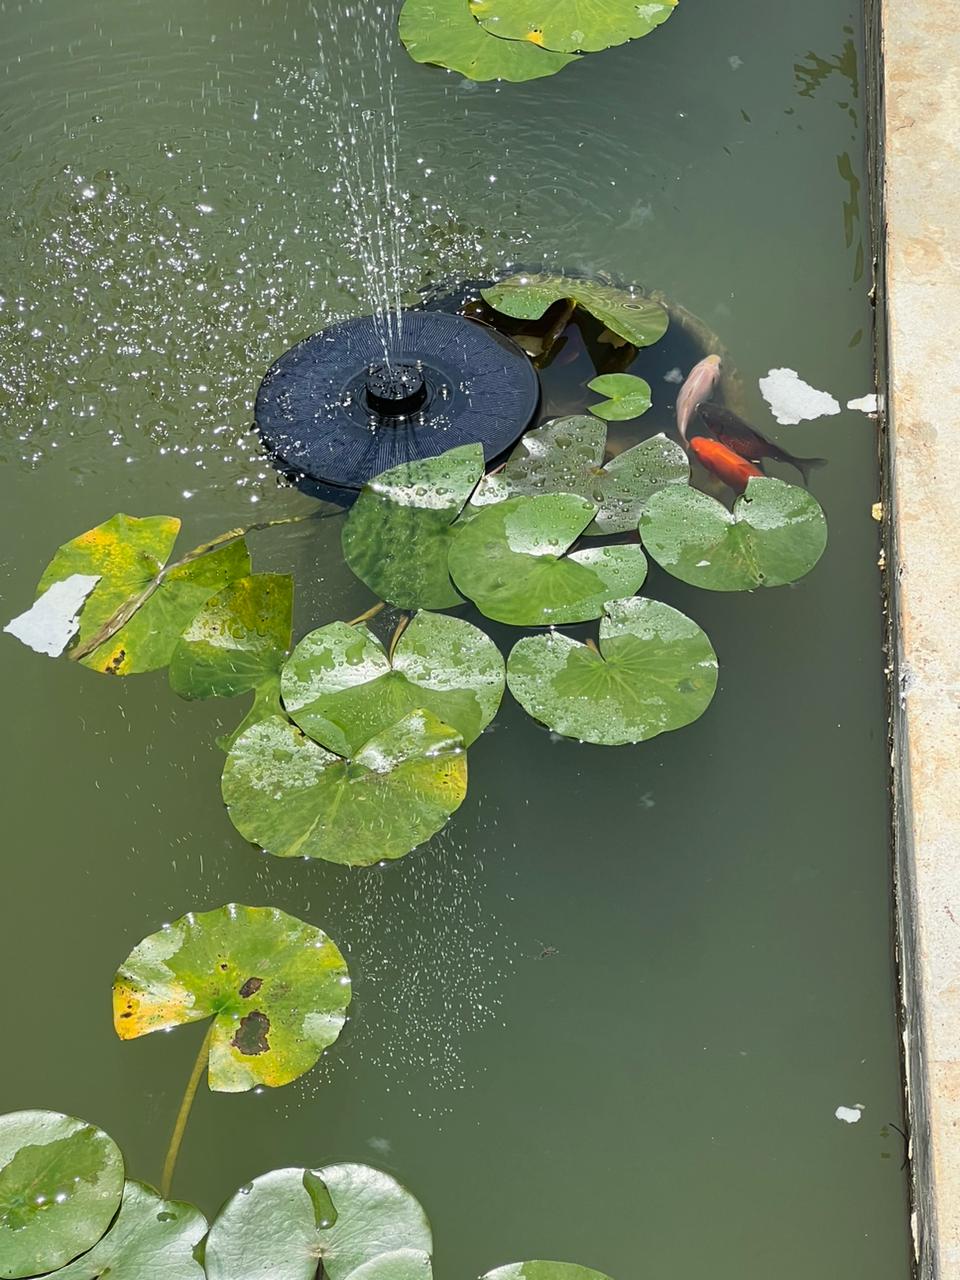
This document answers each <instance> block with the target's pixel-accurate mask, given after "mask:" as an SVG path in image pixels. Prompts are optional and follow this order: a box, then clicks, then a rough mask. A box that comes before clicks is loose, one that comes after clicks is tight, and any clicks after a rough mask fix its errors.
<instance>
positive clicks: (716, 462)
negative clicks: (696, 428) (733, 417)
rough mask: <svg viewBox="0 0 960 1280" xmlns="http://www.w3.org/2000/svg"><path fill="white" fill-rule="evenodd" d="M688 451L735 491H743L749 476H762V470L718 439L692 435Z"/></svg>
mask: <svg viewBox="0 0 960 1280" xmlns="http://www.w3.org/2000/svg"><path fill="white" fill-rule="evenodd" d="M690 451H691V452H692V453H693V456H694V457H695V458H696V459H697V461H698V462H699V463H700V464H701V465H702V466H704V467H706V468H707V470H708V471H712V472H713V474H714V475H715V476H719V477H720V479H721V480H722V481H723V483H724V484H728V485H729V486H730V488H731V489H736V491H737V493H743V491H744V489H745V488H746V487H747V481H748V480H749V479H750V477H751V476H762V475H763V472H762V471H761V470H760V468H759V467H755V466H754V465H753V463H752V462H748V461H747V459H746V458H741V457H740V455H739V453H734V452H733V450H732V449H728V448H727V446H726V445H725V444H721V443H720V442H719V440H708V439H707V438H706V436H694V438H693V439H692V440H691V441H690Z"/></svg>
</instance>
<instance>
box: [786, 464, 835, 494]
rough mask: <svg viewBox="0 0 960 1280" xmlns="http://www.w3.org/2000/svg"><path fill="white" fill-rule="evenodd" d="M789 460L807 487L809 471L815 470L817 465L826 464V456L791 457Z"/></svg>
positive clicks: (822, 465) (823, 465) (808, 484)
mask: <svg viewBox="0 0 960 1280" xmlns="http://www.w3.org/2000/svg"><path fill="white" fill-rule="evenodd" d="M791 462H792V465H793V466H795V467H796V469H797V470H798V471H799V472H800V475H801V477H802V478H803V483H804V484H805V485H806V486H807V487H808V488H809V487H810V472H811V471H815V470H816V469H817V468H818V467H825V466H826V465H827V460H826V458H793V459H791Z"/></svg>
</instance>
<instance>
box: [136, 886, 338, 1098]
mask: <svg viewBox="0 0 960 1280" xmlns="http://www.w3.org/2000/svg"><path fill="white" fill-rule="evenodd" d="M349 1003H350V977H349V974H348V972H347V965H346V961H345V960H344V958H343V956H342V955H341V954H340V952H339V950H338V949H337V947H336V946H335V945H334V943H333V942H332V941H331V939H330V938H328V937H327V935H326V934H325V933H324V932H323V930H322V929H317V928H315V927H314V926H313V925H310V924H305V923H304V922H303V921H302V920H297V919H296V917H294V916H289V915H287V914H286V913H285V912H283V911H278V910H276V909H275V908H273V907H243V906H237V905H236V904H234V903H231V904H230V905H228V906H225V907H220V908H219V909H218V910H216V911H202V912H199V913H194V912H191V913H190V914H189V915H185V916H183V917H182V918H181V919H179V920H177V921H176V922H175V923H174V924H172V925H167V926H166V927H165V928H163V929H161V930H160V931H159V933H152V934H150V936H149V937H147V938H144V940H143V941H142V942H141V943H139V945H138V946H136V947H135V948H134V949H133V951H132V952H131V953H130V955H129V956H128V957H127V959H126V960H125V961H124V963H123V964H122V965H121V966H120V969H119V970H118V971H117V976H116V978H115V979H114V984H113V1021H114V1026H115V1027H116V1031H117V1035H119V1036H120V1038H121V1039H123V1040H133V1039H135V1038H136V1037H137V1036H143V1035H148V1034H149V1033H150V1032H151V1031H167V1030H169V1029H170V1028H171V1027H179V1026H182V1025H184V1024H185V1023H188V1022H198V1021H201V1020H203V1019H206V1018H211V1017H212V1018H213V1019H214V1026H213V1032H212V1039H211V1041H210V1057H209V1064H208V1073H209V1074H208V1079H209V1083H210V1088H211V1089H215V1090H218V1091H220V1092H224V1093H238V1092H242V1091H243V1090H245V1089H252V1088H253V1087H254V1085H258V1084H265V1085H273V1086H277V1085H284V1084H289V1082H290V1081H291V1080H296V1078H297V1077H298V1076H301V1075H303V1073H304V1072H305V1071H309V1070H310V1068H311V1067H312V1066H313V1065H314V1063H315V1062H316V1061H317V1059H318V1058H319V1057H320V1054H321V1053H322V1052H323V1050H324V1049H326V1048H327V1046H328V1045H331V1044H333V1042H334V1041H335V1040H336V1038H337V1036H338V1035H339V1034H340V1030H341V1028H342V1027H343V1023H344V1020H345V1017H346V1009H347V1005H348V1004H349Z"/></svg>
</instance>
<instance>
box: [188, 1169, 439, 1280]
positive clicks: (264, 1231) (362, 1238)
mask: <svg viewBox="0 0 960 1280" xmlns="http://www.w3.org/2000/svg"><path fill="white" fill-rule="evenodd" d="M432 1249H433V1239H432V1236H431V1232H430V1224H429V1223H428V1221H427V1218H426V1215H425V1214H424V1212H423V1209H422V1208H421V1207H420V1205H419V1204H418V1203H417V1201H416V1200H415V1199H414V1197H413V1196H412V1195H411V1194H410V1192H409V1191H407V1190H406V1188H404V1187H402V1186H401V1185H400V1184H399V1183H398V1182H396V1181H395V1180H394V1179H393V1178H391V1177H390V1175H389V1174H386V1173H381V1172H380V1170H379V1169H371V1168H369V1167H368V1166H366V1165H361V1164H335V1165H328V1166H327V1167H326V1168H324V1169H315V1170H314V1169H275V1170H273V1172H271V1173H266V1174H264V1175H263V1176H262V1177H259V1178H255V1179H254V1181H253V1182H251V1183H249V1184H248V1185H247V1186H245V1187H242V1188H241V1189H240V1191H238V1192H237V1194H236V1195H235V1196H234V1197H233V1198H232V1199H231V1200H228V1201H227V1203H226V1204H225V1205H224V1207H223V1209H221V1211H220V1213H219V1215H218V1216H217V1218H216V1220H215V1222H214V1224H213V1226H212V1227H211V1228H210V1235H209V1237H208V1238H207V1246H206V1258H205V1261H206V1268H207V1276H208V1280H238V1277H241V1276H242V1277H243V1280H314V1277H315V1276H316V1275H317V1264H318V1262H322V1263H323V1275H324V1277H325V1278H326V1280H430V1275H431V1267H430V1254H431V1251H432Z"/></svg>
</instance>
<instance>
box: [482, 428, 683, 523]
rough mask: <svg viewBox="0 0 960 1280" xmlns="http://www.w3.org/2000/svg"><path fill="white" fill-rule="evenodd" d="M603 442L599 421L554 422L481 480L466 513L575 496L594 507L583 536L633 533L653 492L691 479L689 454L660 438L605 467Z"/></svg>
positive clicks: (523, 440)
mask: <svg viewBox="0 0 960 1280" xmlns="http://www.w3.org/2000/svg"><path fill="white" fill-rule="evenodd" d="M606 440H607V429H606V427H605V426H604V425H603V423H601V422H598V421H597V420H596V419H595V418H588V417H586V416H585V415H580V416H577V417H571V418H554V419H553V421H552V422H547V423H545V424H544V426H542V427H537V428H536V429H535V430H533V431H528V432H527V433H526V435H525V436H523V437H522V438H521V440H520V442H519V443H518V444H517V446H516V448H515V449H514V451H513V453H511V455H510V457H509V458H508V460H507V462H506V464H505V465H504V466H503V468H502V469H501V470H500V471H498V472H496V473H495V474H493V475H489V476H484V478H483V479H482V480H481V481H480V483H479V484H478V485H477V488H476V491H475V493H474V495H473V497H472V498H471V499H470V507H468V508H467V510H468V511H470V512H472V511H473V509H474V508H476V507H480V506H489V505H490V504H491V503H494V502H503V501H504V500H505V499H506V498H515V497H520V496H527V497H534V496H536V495H537V494H541V493H576V494H579V495H580V497H581V498H586V499H588V501H590V502H594V503H596V505H597V507H598V510H597V514H596V517H595V518H594V520H593V522H592V523H591V524H589V525H588V526H587V528H586V529H585V530H584V533H585V534H586V535H587V536H590V535H592V534H608V533H626V532H627V530H628V529H636V527H637V521H638V520H639V519H640V512H641V511H642V510H643V507H644V504H645V503H646V501H647V499H648V498H649V497H650V495H651V494H652V493H655V492H656V491H657V489H661V488H663V486H664V485H667V484H677V483H680V484H686V483H687V481H688V480H689V479H690V464H689V463H688V461H687V455H686V454H685V453H684V451H683V449H681V447H680V446H679V445H678V444H677V443H676V442H675V441H673V440H668V439H667V437H666V436H665V435H662V434H661V435H656V436H651V438H650V439H649V440H643V441H641V443H640V444H637V445H634V446H633V448H632V449H626V450H624V452H623V453H620V454H618V455H617V456H616V457H615V458H612V459H611V460H610V461H609V462H608V463H607V464H606V466H604V465H603V456H604V452H605V450H606Z"/></svg>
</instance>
